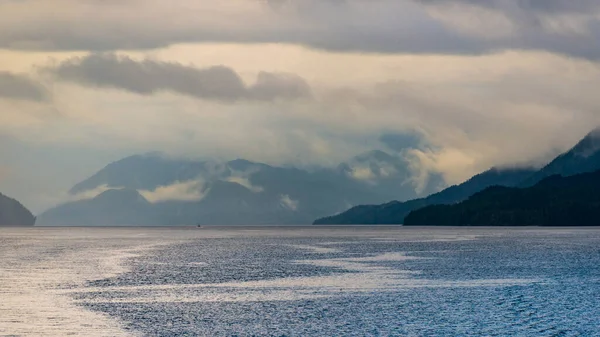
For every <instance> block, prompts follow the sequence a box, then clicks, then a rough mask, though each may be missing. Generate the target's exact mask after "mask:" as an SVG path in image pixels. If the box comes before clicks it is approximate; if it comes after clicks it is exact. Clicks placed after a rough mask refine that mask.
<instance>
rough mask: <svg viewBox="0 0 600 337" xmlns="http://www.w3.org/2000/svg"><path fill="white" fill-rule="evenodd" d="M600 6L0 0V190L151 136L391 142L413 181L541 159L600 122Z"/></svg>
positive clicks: (243, 152)
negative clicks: (599, 91) (0, 160)
mask: <svg viewBox="0 0 600 337" xmlns="http://www.w3.org/2000/svg"><path fill="white" fill-rule="evenodd" d="M50 13H51V14H50ZM599 18H600V4H599V3H598V2H597V1H591V0H573V1H559V0H490V1H472V0H403V1H396V0H394V1H392V0H375V1H359V0H327V1H317V0H302V1H300V0H232V1H226V2H218V1H217V2H215V1H213V2H210V1H190V0H176V1H171V2H164V1H141V0H126V1H99V0H81V1H75V0H58V1H54V2H48V1H41V0H19V1H14V0H9V1H0V140H2V142H0V155H1V156H2V157H1V158H2V159H3V162H2V166H1V168H2V169H1V172H2V173H1V174H0V190H2V191H3V192H5V193H7V194H10V195H11V196H14V197H15V198H17V199H19V200H21V201H23V202H24V203H25V204H26V205H28V206H29V205H31V208H32V209H33V210H34V211H36V212H39V211H40V210H43V209H45V208H47V207H49V206H51V205H53V204H55V203H56V202H57V200H64V198H65V196H64V193H65V190H64V189H65V188H66V186H71V185H73V184H74V183H76V182H77V181H80V180H83V179H84V178H85V177H87V176H89V175H91V174H92V173H93V172H95V171H97V170H99V169H101V168H102V166H103V165H104V164H105V163H107V162H110V161H114V160H117V159H119V158H122V157H125V156H127V155H131V154H134V153H145V152H148V151H155V150H156V151H161V152H164V153H167V154H169V155H171V156H175V157H185V158H198V157H201V158H214V159H221V160H229V159H231V158H246V159H250V160H254V161H259V162H265V163H269V164H273V165H282V166H286V165H287V166H291V165H294V166H298V167H303V168H306V167H308V168H310V167H314V166H326V167H334V166H335V165H337V164H338V163H339V162H342V161H345V160H347V159H348V158H352V157H353V156H355V155H356V154H358V153H362V152H365V151H370V150H375V149H380V150H387V151H393V152H395V153H398V154H401V156H402V158H405V159H406V160H408V161H409V162H410V165H409V167H410V170H411V173H412V174H411V177H412V178H411V179H412V180H411V183H416V184H417V185H418V184H419V183H421V184H422V183H423V181H425V180H426V178H427V177H430V176H431V175H437V176H439V177H441V179H442V180H443V181H444V182H445V183H446V184H453V183H458V182H461V181H463V180H465V179H467V178H469V177H470V176H471V175H473V174H475V173H477V172H481V171H483V170H485V169H487V168H489V167H491V166H515V165H523V164H527V163H533V164H540V163H543V162H544V161H545V160H547V159H549V158H551V157H552V156H553V155H555V154H557V153H559V152H560V151H564V150H566V149H568V148H569V147H570V146H572V145H573V144H574V143H575V142H576V141H577V140H578V139H580V138H581V137H582V135H584V134H586V133H587V132H588V131H589V130H590V129H591V128H593V127H595V126H596V125H598V124H599V123H600V115H599V113H598V108H597V107H598V106H600V97H599V96H598V95H597V93H596V88H597V87H598V86H600V66H599V63H598V58H599V56H600V44H598V43H597V41H598V40H599V38H600V24H599V23H600V22H599V21H600V19H599ZM354 174H355V175H356V176H357V177H362V178H364V179H365V180H368V179H369V178H370V177H373V176H374V175H376V174H382V172H374V171H373V170H371V168H370V167H368V165H367V166H365V167H359V168H356V170H355V171H354ZM232 179H234V178H232ZM235 179H238V181H237V183H244V180H243V179H244V177H237V178H235ZM182 183H183V182H182ZM242 185H243V184H242ZM178 188H183V187H182V186H179V187H178ZM253 188H256V189H259V188H260V186H254V187H253ZM176 191H177V193H179V192H181V190H179V189H176ZM176 191H173V190H160V191H158V192H160V193H159V194H160V195H164V194H169V193H171V192H172V193H175V192H176ZM151 192H152V191H151ZM158 192H157V191H153V193H158ZM184 194H185V193H184ZM157 197H158V194H157ZM195 197H198V196H195ZM282 200H283V199H282ZM286 200H287V199H286ZM290 200H291V199H290ZM292 201H293V200H292ZM287 204H289V205H293V202H291V203H289V202H288V203H287Z"/></svg>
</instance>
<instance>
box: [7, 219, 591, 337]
mask: <svg viewBox="0 0 600 337" xmlns="http://www.w3.org/2000/svg"><path fill="white" fill-rule="evenodd" d="M0 336H91V337H93V336H600V229H595V228H568V229H565V228H549V229H540V228H476V229H470V228H402V227H336V228H331V227H320V228H314V227H303V228H302V227H293V228H281V227H280V228H202V229H196V228H169V229H166V228H31V229H16V228H2V229H0Z"/></svg>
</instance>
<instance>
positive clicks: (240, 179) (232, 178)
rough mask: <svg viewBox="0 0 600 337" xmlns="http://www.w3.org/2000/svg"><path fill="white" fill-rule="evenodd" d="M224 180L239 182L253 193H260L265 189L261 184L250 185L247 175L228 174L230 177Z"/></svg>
mask: <svg viewBox="0 0 600 337" xmlns="http://www.w3.org/2000/svg"><path fill="white" fill-rule="evenodd" d="M225 181H228V182H231V183H236V184H240V185H242V186H244V187H245V188H247V189H249V190H250V191H252V192H254V193H260V192H262V191H264V190H265V189H264V188H263V187H261V186H255V185H252V183H251V182H250V180H249V179H248V177H244V176H230V177H227V178H226V179H225Z"/></svg>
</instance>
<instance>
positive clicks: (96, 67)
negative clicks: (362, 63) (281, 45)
mask: <svg viewBox="0 0 600 337" xmlns="http://www.w3.org/2000/svg"><path fill="white" fill-rule="evenodd" d="M46 70H47V71H49V72H50V73H52V74H53V75H55V76H56V77H57V78H58V79H60V80H64V81H70V82H74V83H78V84H82V85H85V86H91V87H99V88H113V89H122V90H126V91H129V92H132V93H136V94H140V95H151V94H154V93H156V92H160V91H170V92H175V93H178V94H182V95H187V96H191V97H197V98H203V99H209V100H217V101H223V102H234V101H238V100H256V101H271V100H276V99H300V98H307V97H310V95H311V92H310V87H309V86H308V84H307V83H306V82H305V81H304V80H303V79H302V78H300V77H299V76H296V75H292V74H278V73H268V72H260V73H259V74H258V78H257V80H256V83H254V84H253V85H250V86H248V85H246V84H245V83H244V82H243V81H242V79H241V77H240V76H239V75H238V74H237V73H236V72H235V71H234V70H232V69H230V68H228V67H225V66H213V67H209V68H202V69H199V68H195V67H192V66H184V65H182V64H179V63H172V62H161V61H152V60H148V59H146V60H143V61H136V60H134V59H132V58H130V57H128V56H118V55H115V54H90V55H88V56H85V57H78V58H72V59H69V60H67V61H64V62H62V63H60V64H58V65H57V66H56V67H54V68H46Z"/></svg>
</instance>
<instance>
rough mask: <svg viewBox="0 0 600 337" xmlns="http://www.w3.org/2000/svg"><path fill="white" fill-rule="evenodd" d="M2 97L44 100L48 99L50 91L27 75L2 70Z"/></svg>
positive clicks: (35, 100)
mask: <svg viewBox="0 0 600 337" xmlns="http://www.w3.org/2000/svg"><path fill="white" fill-rule="evenodd" d="M0 98H9V99H16V100H27V101H34V102H42V101H45V100H47V99H48V93H47V92H46V89H45V88H44V87H43V86H42V85H41V84H40V83H38V82H36V81H34V80H33V79H31V78H30V77H28V76H26V75H22V74H12V73H10V72H7V71H0Z"/></svg>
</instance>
